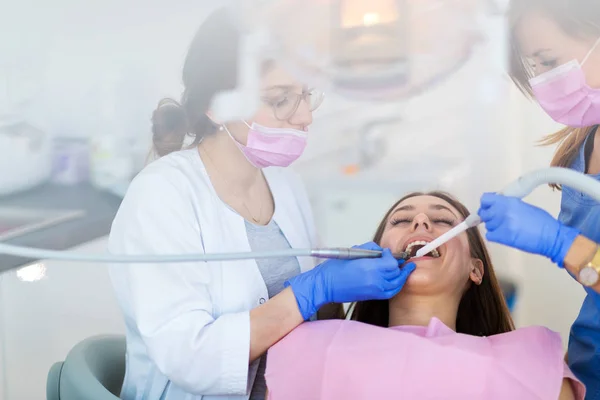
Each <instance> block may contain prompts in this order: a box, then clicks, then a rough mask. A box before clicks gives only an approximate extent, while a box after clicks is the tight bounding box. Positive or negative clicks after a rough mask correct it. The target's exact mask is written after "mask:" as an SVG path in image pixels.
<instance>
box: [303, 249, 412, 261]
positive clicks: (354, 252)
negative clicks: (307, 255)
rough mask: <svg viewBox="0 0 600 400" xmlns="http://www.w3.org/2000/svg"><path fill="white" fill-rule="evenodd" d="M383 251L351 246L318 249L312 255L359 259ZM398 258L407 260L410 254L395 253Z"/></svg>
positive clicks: (380, 253) (376, 255)
mask: <svg viewBox="0 0 600 400" xmlns="http://www.w3.org/2000/svg"><path fill="white" fill-rule="evenodd" d="M382 254H383V252H382V251H380V250H365V249H358V248H350V247H334V248H327V249H316V250H312V251H311V256H312V257H316V258H327V259H338V260H357V259H360V258H380V257H381V256H382ZM394 258H396V259H397V260H405V261H406V260H407V259H409V258H410V255H409V254H408V253H406V252H401V253H394Z"/></svg>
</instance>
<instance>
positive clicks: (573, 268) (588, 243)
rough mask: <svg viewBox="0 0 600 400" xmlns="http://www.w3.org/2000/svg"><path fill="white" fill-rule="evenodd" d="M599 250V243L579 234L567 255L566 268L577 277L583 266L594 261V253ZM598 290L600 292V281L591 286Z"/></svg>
mask: <svg viewBox="0 0 600 400" xmlns="http://www.w3.org/2000/svg"><path fill="white" fill-rule="evenodd" d="M597 251H598V243H596V242H594V241H592V240H590V239H588V238H586V237H585V236H583V235H579V236H577V238H575V241H574V242H573V244H572V245H571V248H570V249H569V251H568V252H567V255H566V256H565V261H564V265H565V268H566V269H567V270H568V271H569V272H570V273H571V274H572V275H573V276H574V277H577V275H578V274H579V270H580V269H581V267H583V266H585V265H586V264H587V263H589V262H590V261H592V259H593V258H594V255H595V254H596V252H597ZM591 288H592V289H593V290H595V291H596V292H598V293H600V282H598V283H596V285H594V286H592V287H591Z"/></svg>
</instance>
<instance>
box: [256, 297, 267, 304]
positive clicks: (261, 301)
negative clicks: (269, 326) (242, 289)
mask: <svg viewBox="0 0 600 400" xmlns="http://www.w3.org/2000/svg"><path fill="white" fill-rule="evenodd" d="M265 301H266V300H265V298H264V297H261V298H260V300H258V303H259V304H265Z"/></svg>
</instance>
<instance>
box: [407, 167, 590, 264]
mask: <svg viewBox="0 0 600 400" xmlns="http://www.w3.org/2000/svg"><path fill="white" fill-rule="evenodd" d="M550 183H554V184H558V185H561V186H568V187H570V188H572V189H575V190H578V191H580V192H582V193H585V194H587V195H588V196H590V197H592V198H594V199H595V200H597V201H599V202H600V182H598V181H597V180H595V179H593V178H591V177H589V176H587V175H584V174H582V173H580V172H577V171H574V170H572V169H568V168H557V167H550V168H544V169H540V170H537V171H533V172H530V173H528V174H525V175H523V176H521V177H520V178H519V179H517V180H516V181H514V182H512V183H511V184H510V185H508V186H506V187H505V188H504V189H503V190H502V191H501V192H499V193H500V194H502V195H504V196H510V197H518V198H520V199H522V198H523V197H525V196H527V195H529V194H530V193H531V192H533V191H534V190H535V189H536V188H537V187H538V186H541V185H547V184H550ZM480 223H481V219H480V218H479V216H478V215H477V214H476V213H475V214H471V215H469V217H468V218H466V219H465V221H464V222H462V223H461V224H458V225H457V226H456V227H454V228H452V229H451V230H449V231H448V232H446V233H444V234H443V235H442V236H440V237H438V238H436V239H435V240H434V241H432V242H431V243H429V244H428V245H427V246H425V247H423V248H421V249H419V251H417V254H416V256H417V257H421V256H423V255H425V254H427V253H429V252H430V251H432V250H433V249H436V248H438V247H440V246H441V245H443V244H444V243H446V242H448V241H450V240H451V239H452V238H454V237H456V236H458V235H459V234H461V233H462V232H464V231H466V230H467V229H469V228H472V227H474V226H477V225H479V224H480Z"/></svg>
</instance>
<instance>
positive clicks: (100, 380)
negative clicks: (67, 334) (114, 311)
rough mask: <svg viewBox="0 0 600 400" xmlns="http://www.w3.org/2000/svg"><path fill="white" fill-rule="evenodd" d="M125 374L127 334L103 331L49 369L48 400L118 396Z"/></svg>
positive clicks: (105, 399) (100, 399) (110, 399)
mask: <svg viewBox="0 0 600 400" xmlns="http://www.w3.org/2000/svg"><path fill="white" fill-rule="evenodd" d="M124 376H125V337H124V336H119V335H104V336H94V337H91V338H87V339H85V340H83V341H82V342H80V343H78V344H77V345H76V346H75V347H73V349H71V351H70V352H69V354H68V355H67V357H66V359H65V361H64V362H57V363H56V364H54V365H53V366H52V367H51V368H50V371H49V372H48V380H47V382H46V398H47V400H118V399H119V393H120V391H121V386H122V385H123V378H124Z"/></svg>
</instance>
